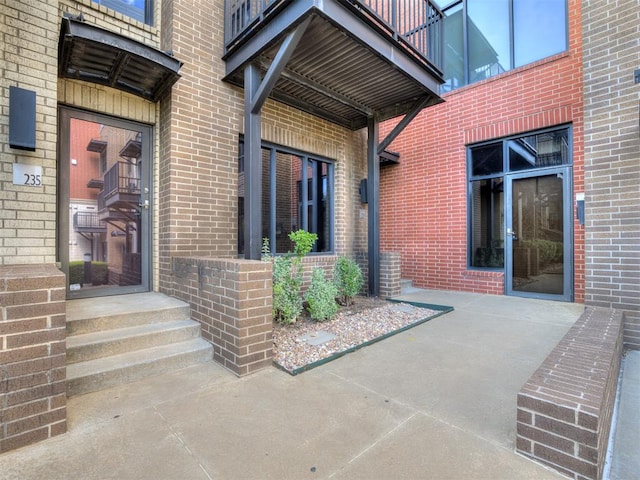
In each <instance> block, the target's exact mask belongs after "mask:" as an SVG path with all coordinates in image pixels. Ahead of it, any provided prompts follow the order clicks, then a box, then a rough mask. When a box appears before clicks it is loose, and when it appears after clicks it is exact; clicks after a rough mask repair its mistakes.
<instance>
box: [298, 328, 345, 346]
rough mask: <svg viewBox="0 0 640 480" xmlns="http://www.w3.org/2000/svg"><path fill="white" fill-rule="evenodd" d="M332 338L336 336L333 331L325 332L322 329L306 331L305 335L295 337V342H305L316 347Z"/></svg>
mask: <svg viewBox="0 0 640 480" xmlns="http://www.w3.org/2000/svg"><path fill="white" fill-rule="evenodd" d="M334 338H336V336H335V335H334V334H333V333H329V332H325V331H324V330H318V331H317V332H313V333H308V334H306V335H303V336H302V337H298V338H296V342H298V343H307V344H309V345H313V346H314V347H316V346H318V345H322V344H323V343H327V342H328V341H330V340H333V339H334Z"/></svg>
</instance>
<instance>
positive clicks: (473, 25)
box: [467, 0, 511, 83]
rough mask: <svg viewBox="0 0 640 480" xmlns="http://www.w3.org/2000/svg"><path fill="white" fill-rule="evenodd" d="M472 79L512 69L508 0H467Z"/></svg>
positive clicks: (487, 76)
mask: <svg viewBox="0 0 640 480" xmlns="http://www.w3.org/2000/svg"><path fill="white" fill-rule="evenodd" d="M467 15H468V18H467V34H468V38H469V48H468V56H469V83H473V82H477V81H479V80H484V79H485V78H489V77H492V76H494V75H498V74H499V73H502V72H505V71H507V70H510V69H511V53H510V41H509V36H510V31H509V0H491V1H488V0H468V1H467Z"/></svg>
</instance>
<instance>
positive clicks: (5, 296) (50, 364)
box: [0, 265, 67, 453]
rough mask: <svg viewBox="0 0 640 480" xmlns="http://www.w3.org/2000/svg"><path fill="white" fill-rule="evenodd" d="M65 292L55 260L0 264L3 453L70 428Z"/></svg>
mask: <svg viewBox="0 0 640 480" xmlns="http://www.w3.org/2000/svg"><path fill="white" fill-rule="evenodd" d="M65 295H66V283H65V276H64V274H63V273H62V272H61V271H60V270H58V269H57V268H56V267H55V266H54V265H15V266H0V422H1V423H0V453H2V452H5V451H7V450H11V449H14V448H19V447H23V446H25V445H29V444H31V443H35V442H38V441H40V440H45V439H47V438H50V437H53V436H55V435H59V434H61V433H64V432H66V431H67V410H66V406H67V392H66V375H67V368H66V330H65V328H66V310H65Z"/></svg>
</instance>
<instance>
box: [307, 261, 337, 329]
mask: <svg viewBox="0 0 640 480" xmlns="http://www.w3.org/2000/svg"><path fill="white" fill-rule="evenodd" d="M337 295H338V289H337V288H336V286H335V285H334V284H333V283H331V282H330V281H328V280H327V279H326V278H325V276H324V270H322V269H321V268H314V269H313V272H312V274H311V285H310V286H309V289H308V290H307V293H305V296H304V299H305V300H306V301H307V304H308V307H307V311H308V312H309V315H311V318H312V319H313V320H316V321H318V322H324V321H325V320H329V319H330V318H331V317H333V316H334V315H335V314H336V312H337V311H338V304H337V303H336V296H337Z"/></svg>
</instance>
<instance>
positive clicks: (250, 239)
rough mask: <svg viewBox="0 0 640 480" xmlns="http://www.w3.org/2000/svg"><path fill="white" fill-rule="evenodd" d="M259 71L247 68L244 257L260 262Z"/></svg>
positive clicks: (245, 96)
mask: <svg viewBox="0 0 640 480" xmlns="http://www.w3.org/2000/svg"><path fill="white" fill-rule="evenodd" d="M260 82H261V78H260V69H259V68H258V67H257V66H256V65H253V64H249V65H247V66H246V67H245V69H244V257H245V258H247V259H252V260H259V259H260V256H261V247H262V155H261V151H260V148H261V143H262V135H261V111H260V110H258V111H257V112H255V113H254V112H253V105H254V104H255V98H256V94H257V92H258V89H259V88H260Z"/></svg>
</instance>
